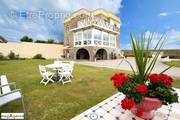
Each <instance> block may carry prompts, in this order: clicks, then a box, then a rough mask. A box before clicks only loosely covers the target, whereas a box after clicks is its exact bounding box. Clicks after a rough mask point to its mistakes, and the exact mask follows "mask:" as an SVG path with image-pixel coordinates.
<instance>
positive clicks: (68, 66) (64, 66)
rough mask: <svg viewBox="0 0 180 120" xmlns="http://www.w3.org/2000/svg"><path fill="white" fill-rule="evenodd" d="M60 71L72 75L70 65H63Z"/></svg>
mask: <svg viewBox="0 0 180 120" xmlns="http://www.w3.org/2000/svg"><path fill="white" fill-rule="evenodd" d="M62 71H63V72H71V73H72V71H73V68H72V66H71V64H68V63H64V64H63V67H62Z"/></svg>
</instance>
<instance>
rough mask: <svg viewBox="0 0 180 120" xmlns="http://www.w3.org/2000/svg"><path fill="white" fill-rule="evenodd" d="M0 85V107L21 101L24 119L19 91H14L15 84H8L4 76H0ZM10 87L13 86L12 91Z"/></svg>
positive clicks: (21, 97)
mask: <svg viewBox="0 0 180 120" xmlns="http://www.w3.org/2000/svg"><path fill="white" fill-rule="evenodd" d="M0 84H1V85H0V107H1V106H3V105H6V104H8V103H10V102H12V101H15V100H19V99H21V102H22V106H23V112H24V119H25V115H26V110H25V105H24V100H23V95H22V93H21V90H20V89H16V84H15V83H8V81H7V77H6V76H5V75H2V76H0ZM11 85H13V86H14V89H13V90H11V88H10V86H11Z"/></svg>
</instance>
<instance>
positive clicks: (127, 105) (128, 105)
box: [121, 97, 135, 110]
mask: <svg viewBox="0 0 180 120" xmlns="http://www.w3.org/2000/svg"><path fill="white" fill-rule="evenodd" d="M134 106H135V102H134V100H133V99H131V98H130V99H128V98H127V97H125V98H124V99H123V100H122V101H121V107H122V108H123V109H125V110H126V109H128V110H130V109H132V108H133V107H134Z"/></svg>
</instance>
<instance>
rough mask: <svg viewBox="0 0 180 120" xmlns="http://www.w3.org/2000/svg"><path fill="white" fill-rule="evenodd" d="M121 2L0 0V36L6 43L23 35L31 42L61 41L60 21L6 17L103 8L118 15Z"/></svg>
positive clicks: (107, 0)
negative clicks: (41, 11) (26, 12)
mask: <svg viewBox="0 0 180 120" xmlns="http://www.w3.org/2000/svg"><path fill="white" fill-rule="evenodd" d="M121 2H122V0H103V1H102V0H89V1H87V0H53V1H52V0H31V1H25V0H1V1H0V11H3V12H0V16H1V18H0V28H1V30H0V35H3V36H4V37H5V38H7V39H8V40H10V41H11V40H19V38H20V37H22V36H23V35H28V36H30V37H32V38H34V39H42V38H46V39H48V38H53V39H61V40H62V39H63V32H64V28H63V19H61V20H49V19H46V18H40V19H38V20H34V21H33V20H31V19H30V20H29V19H20V18H17V19H14V18H11V17H9V14H10V10H17V11H19V10H27V11H38V10H44V11H60V12H74V11H76V10H78V9H80V8H87V9H90V10H94V9H97V8H104V9H105V10H108V11H110V12H113V13H115V14H118V13H119V9H120V8H121V7H122V6H121ZM39 35H40V36H39Z"/></svg>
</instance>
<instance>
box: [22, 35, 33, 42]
mask: <svg viewBox="0 0 180 120" xmlns="http://www.w3.org/2000/svg"><path fill="white" fill-rule="evenodd" d="M20 41H21V42H33V39H32V38H29V37H28V36H23V37H22V38H21V39H20Z"/></svg>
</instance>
